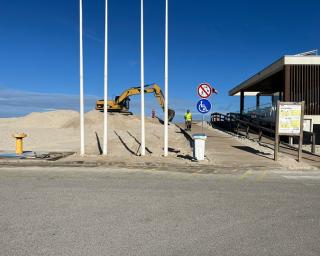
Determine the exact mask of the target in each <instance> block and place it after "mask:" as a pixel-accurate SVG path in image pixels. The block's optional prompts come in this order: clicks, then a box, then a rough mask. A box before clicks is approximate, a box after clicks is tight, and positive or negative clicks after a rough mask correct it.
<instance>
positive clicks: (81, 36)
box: [79, 0, 85, 156]
mask: <svg viewBox="0 0 320 256" xmlns="http://www.w3.org/2000/svg"><path fill="white" fill-rule="evenodd" d="M82 10H83V6H82V0H80V24H79V25H80V155H81V156H84V154H85V150H84V97H83V16H82V15H83V13H82Z"/></svg>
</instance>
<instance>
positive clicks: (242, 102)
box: [240, 91, 244, 116]
mask: <svg viewBox="0 0 320 256" xmlns="http://www.w3.org/2000/svg"><path fill="white" fill-rule="evenodd" d="M243 112H244V91H241V92H240V116H242V115H243Z"/></svg>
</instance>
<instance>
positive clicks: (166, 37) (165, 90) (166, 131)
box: [164, 0, 169, 156]
mask: <svg viewBox="0 0 320 256" xmlns="http://www.w3.org/2000/svg"><path fill="white" fill-rule="evenodd" d="M168 17H169V1H168V0H166V18H165V19H166V25H165V26H166V27H165V78H164V80H165V83H164V84H165V86H164V93H165V96H164V98H165V105H164V156H168V125H169V124H168V104H169V103H168V102H169V93H168V87H169V86H168V85H169V79H168V77H169V68H168V56H169V54H168V48H169V43H168V42H169V35H168V34H169V33H168V30H169V26H168V24H169V19H168Z"/></svg>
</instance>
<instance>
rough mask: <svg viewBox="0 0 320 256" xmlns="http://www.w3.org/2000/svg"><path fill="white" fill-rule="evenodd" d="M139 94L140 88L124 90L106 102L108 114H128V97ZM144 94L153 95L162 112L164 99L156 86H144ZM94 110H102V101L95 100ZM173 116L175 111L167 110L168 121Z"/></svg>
mask: <svg viewBox="0 0 320 256" xmlns="http://www.w3.org/2000/svg"><path fill="white" fill-rule="evenodd" d="M140 93H141V87H132V88H130V89H127V90H125V91H124V92H123V93H122V94H121V95H120V96H116V98H115V99H114V100H108V112H120V113H130V112H129V108H130V104H129V103H130V96H133V95H137V94H140ZM144 93H153V94H154V96H155V97H156V98H157V100H158V102H159V104H160V106H161V108H162V110H164V105H165V99H164V96H163V93H162V91H161V88H160V86H159V85H157V84H151V85H146V86H145V88H144ZM96 110H99V111H102V112H103V110H104V100H97V102H96ZM174 116H175V111H174V110H172V109H168V120H169V121H170V122H171V121H172V120H173V118H174Z"/></svg>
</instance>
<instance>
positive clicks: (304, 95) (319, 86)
mask: <svg viewBox="0 0 320 256" xmlns="http://www.w3.org/2000/svg"><path fill="white" fill-rule="evenodd" d="M284 76H285V79H284V80H285V83H284V101H304V102H305V115H320V65H286V66H285V72H284Z"/></svg>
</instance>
